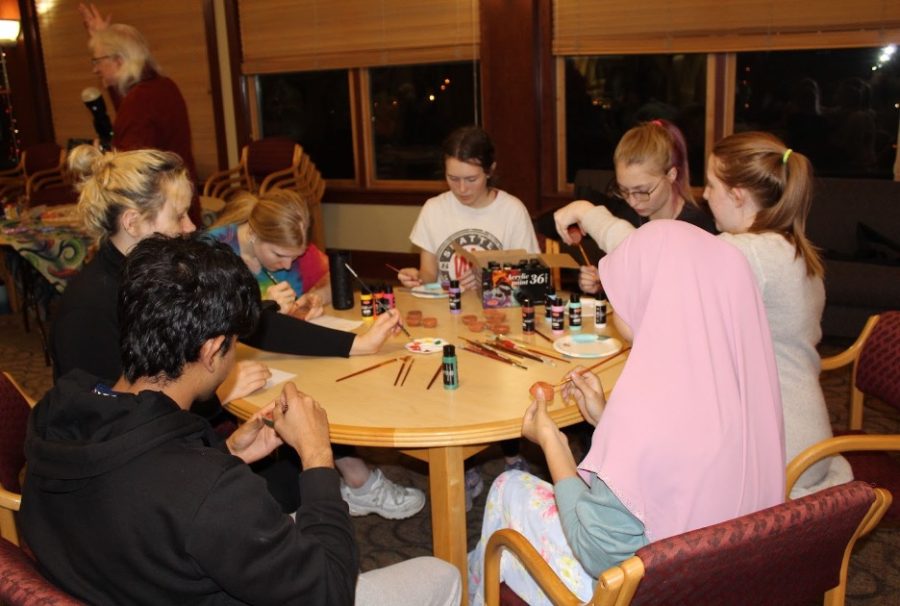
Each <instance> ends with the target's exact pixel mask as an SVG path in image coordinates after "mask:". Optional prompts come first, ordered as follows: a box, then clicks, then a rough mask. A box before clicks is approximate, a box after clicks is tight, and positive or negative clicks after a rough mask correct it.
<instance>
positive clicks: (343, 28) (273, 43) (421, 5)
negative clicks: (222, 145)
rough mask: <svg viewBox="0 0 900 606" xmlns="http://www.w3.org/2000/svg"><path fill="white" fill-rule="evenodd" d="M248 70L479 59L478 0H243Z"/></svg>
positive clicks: (241, 12) (241, 4)
mask: <svg viewBox="0 0 900 606" xmlns="http://www.w3.org/2000/svg"><path fill="white" fill-rule="evenodd" d="M240 24H241V26H240V27H241V42H242V44H243V65H242V71H243V73H244V74H262V73H273V72H289V71H303V70H319V69H343V68H351V67H371V66H377V65H403V64H413V63H434V62H443V61H463V60H472V59H474V58H477V56H478V40H479V24H478V0H429V1H428V2H422V1H416V0H340V1H335V0H254V1H252V2H251V1H244V2H241V3H240Z"/></svg>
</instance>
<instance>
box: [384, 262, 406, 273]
mask: <svg viewBox="0 0 900 606" xmlns="http://www.w3.org/2000/svg"><path fill="white" fill-rule="evenodd" d="M384 266H385V267H387V268H388V269H390V270H391V271H395V272H397V273H398V274H399V273H400V272H401V271H403V270H402V269H399V268H397V267H394V266H393V265H391V264H390V263H385V264H384Z"/></svg>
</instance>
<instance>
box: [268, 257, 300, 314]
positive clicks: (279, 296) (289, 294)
mask: <svg viewBox="0 0 900 606" xmlns="http://www.w3.org/2000/svg"><path fill="white" fill-rule="evenodd" d="M262 272H263V273H264V274H265V275H266V277H267V278H268V279H269V280H271V281H272V286H270V287H269V288H267V289H266V297H265V298H267V299H271V300H272V301H275V302H276V303H278V311H280V312H281V313H283V314H287V313H291V311H292V309H293V307H294V303H295V302H296V301H297V293H296V292H294V289H293V288H291V285H290V284H288V282H287V280H279V279H278V278H276V277H275V275H274V274H273V273H272V272H271V271H269V270H268V269H266V268H265V267H263V268H262Z"/></svg>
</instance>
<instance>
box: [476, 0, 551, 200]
mask: <svg viewBox="0 0 900 606" xmlns="http://www.w3.org/2000/svg"><path fill="white" fill-rule="evenodd" d="M541 3H542V1H541V0H481V2H480V10H481V50H480V52H481V90H482V97H481V98H482V110H483V113H484V127H485V129H486V130H487V131H488V132H489V133H490V135H491V138H492V139H493V140H494V145H495V147H496V150H497V169H498V175H499V185H500V187H501V188H503V189H505V190H506V191H508V192H510V193H511V194H513V195H515V196H517V197H518V198H520V199H521V200H522V202H524V203H525V206H527V207H528V210H529V211H531V212H532V213H534V212H535V211H537V209H538V208H539V198H540V191H541V189H540V174H541V165H540V134H539V133H540V130H541V129H540V111H539V104H538V99H539V98H540V97H541V96H542V95H541V86H542V84H541V79H540V78H539V77H538V74H539V73H540V72H539V70H538V68H537V66H538V65H539V57H538V50H539V49H538V40H539V39H540V36H539V35H538V27H539V24H538V21H539V20H538V18H537V15H538V13H539V11H538V5H539V4H541Z"/></svg>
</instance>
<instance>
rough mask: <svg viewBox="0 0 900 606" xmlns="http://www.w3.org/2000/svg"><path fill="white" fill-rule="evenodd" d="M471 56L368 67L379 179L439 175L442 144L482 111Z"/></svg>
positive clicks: (416, 178)
mask: <svg viewBox="0 0 900 606" xmlns="http://www.w3.org/2000/svg"><path fill="white" fill-rule="evenodd" d="M477 78H478V68H477V64H475V63H473V62H472V61H467V62H454V63H440V64H430V65H407V66H392V67H377V68H370V69H369V83H370V86H369V101H368V102H369V111H370V119H371V124H372V141H369V142H367V143H368V144H369V145H371V146H372V149H373V151H374V178H375V180H401V181H430V180H435V179H441V178H442V177H443V171H442V169H441V143H442V142H443V140H444V139H445V138H446V137H447V135H449V134H450V132H452V131H453V130H454V129H456V128H458V127H460V126H466V125H468V124H474V123H475V121H476V117H477V115H478V111H479V99H478V90H477V88H476V80H477Z"/></svg>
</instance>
